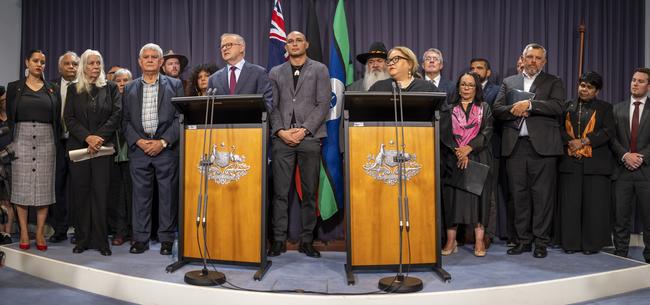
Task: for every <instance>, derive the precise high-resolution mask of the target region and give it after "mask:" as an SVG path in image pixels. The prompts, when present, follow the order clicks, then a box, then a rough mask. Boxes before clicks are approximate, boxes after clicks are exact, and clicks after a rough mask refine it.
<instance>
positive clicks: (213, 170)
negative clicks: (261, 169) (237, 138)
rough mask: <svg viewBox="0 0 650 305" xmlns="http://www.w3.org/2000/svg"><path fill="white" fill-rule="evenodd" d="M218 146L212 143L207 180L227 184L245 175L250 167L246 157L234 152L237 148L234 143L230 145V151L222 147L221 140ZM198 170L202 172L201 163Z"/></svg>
mask: <svg viewBox="0 0 650 305" xmlns="http://www.w3.org/2000/svg"><path fill="white" fill-rule="evenodd" d="M219 146H220V148H219V149H218V148H217V144H214V145H212V154H211V155H210V157H209V158H210V160H209V161H210V166H209V167H208V180H213V181H214V182H216V183H218V184H228V183H230V182H234V181H238V180H239V179H240V178H241V177H244V176H246V174H248V170H249V169H250V168H251V167H250V165H248V164H246V157H245V156H244V155H237V154H235V150H236V148H237V147H236V146H235V145H233V146H231V148H230V151H227V150H225V149H224V148H225V147H226V145H225V143H223V142H222V143H221V145H219ZM199 172H201V173H202V170H201V164H199Z"/></svg>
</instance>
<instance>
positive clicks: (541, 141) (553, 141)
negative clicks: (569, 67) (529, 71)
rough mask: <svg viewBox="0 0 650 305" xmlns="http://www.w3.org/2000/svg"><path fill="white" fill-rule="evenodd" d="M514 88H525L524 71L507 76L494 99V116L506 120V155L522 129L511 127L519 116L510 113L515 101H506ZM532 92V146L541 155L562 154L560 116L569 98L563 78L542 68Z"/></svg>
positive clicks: (503, 148) (528, 121)
mask: <svg viewBox="0 0 650 305" xmlns="http://www.w3.org/2000/svg"><path fill="white" fill-rule="evenodd" d="M513 89H519V90H523V89H524V77H523V75H522V74H517V75H513V76H510V77H507V78H505V79H504V80H503V84H502V85H501V88H499V93H498V94H497V97H496V101H495V102H494V111H493V113H494V117H495V118H496V119H497V120H500V121H502V123H504V125H503V133H502V143H501V155H502V156H504V157H508V156H510V154H512V151H513V149H514V147H515V144H516V143H517V140H518V137H519V130H518V129H516V128H512V125H514V124H508V123H509V122H510V123H512V121H515V120H517V117H515V116H514V115H512V114H511V113H510V109H512V105H510V104H508V101H506V94H507V92H509V91H511V90H513ZM530 92H533V93H535V98H534V100H533V101H531V104H532V109H531V110H530V111H529V112H530V116H529V117H528V118H526V126H527V128H528V136H529V137H530V141H531V143H532V145H533V148H534V149H535V151H536V152H537V153H538V154H540V155H542V156H559V155H562V154H563V153H564V152H563V151H562V140H561V137H560V117H561V116H562V112H563V110H564V101H565V99H566V98H565V96H566V92H565V90H564V85H563V84H562V80H560V78H559V77H557V76H554V75H551V74H548V73H546V72H543V71H542V72H540V73H539V75H537V78H535V81H534V82H533V84H532V85H531V87H530ZM515 102H517V101H515Z"/></svg>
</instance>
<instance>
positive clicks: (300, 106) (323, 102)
mask: <svg viewBox="0 0 650 305" xmlns="http://www.w3.org/2000/svg"><path fill="white" fill-rule="evenodd" d="M269 78H270V79H271V86H272V87H273V110H272V111H271V134H272V135H275V134H276V133H277V132H278V131H279V130H281V129H289V128H290V127H291V126H290V125H291V115H292V113H295V116H296V124H297V126H298V127H303V128H306V129H307V130H309V132H311V134H312V135H313V136H314V137H315V138H324V137H327V127H326V126H325V117H326V116H327V113H328V111H329V105H330V100H331V98H332V85H331V84H330V76H329V71H328V70H327V67H326V66H325V65H324V64H322V63H320V62H317V61H314V60H311V59H309V58H307V61H306V62H305V64H304V65H303V67H302V69H301V71H300V77H299V78H298V84H297V85H296V88H295V89H294V87H293V73H292V71H291V64H290V63H289V62H285V63H283V64H281V65H279V66H275V67H274V68H273V69H271V72H270V73H269Z"/></svg>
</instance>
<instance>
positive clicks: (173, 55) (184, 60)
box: [160, 50, 187, 73]
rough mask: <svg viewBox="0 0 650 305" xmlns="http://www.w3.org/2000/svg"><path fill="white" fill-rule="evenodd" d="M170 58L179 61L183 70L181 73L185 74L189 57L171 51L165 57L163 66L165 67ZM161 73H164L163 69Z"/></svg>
mask: <svg viewBox="0 0 650 305" xmlns="http://www.w3.org/2000/svg"><path fill="white" fill-rule="evenodd" d="M170 58H176V59H178V62H179V63H180V64H181V70H180V73H183V71H185V67H187V57H185V56H184V55H181V54H176V53H174V51H172V50H169V51H167V53H166V54H165V55H163V66H164V65H165V62H166V61H167V60H168V59H170ZM160 72H163V73H164V71H163V68H162V67H160Z"/></svg>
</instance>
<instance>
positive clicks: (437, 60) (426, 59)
mask: <svg viewBox="0 0 650 305" xmlns="http://www.w3.org/2000/svg"><path fill="white" fill-rule="evenodd" d="M424 61H425V62H440V58H438V57H433V56H427V57H425V58H424Z"/></svg>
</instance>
